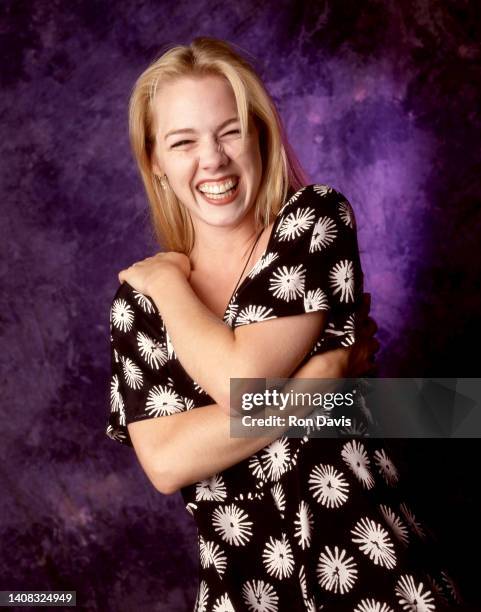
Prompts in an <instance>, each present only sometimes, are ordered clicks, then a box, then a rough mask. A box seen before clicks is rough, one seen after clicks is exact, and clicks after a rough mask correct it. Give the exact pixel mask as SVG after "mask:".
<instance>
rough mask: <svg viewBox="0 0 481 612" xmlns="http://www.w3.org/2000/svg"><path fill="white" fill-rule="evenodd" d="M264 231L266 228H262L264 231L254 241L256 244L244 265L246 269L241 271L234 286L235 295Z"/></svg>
mask: <svg viewBox="0 0 481 612" xmlns="http://www.w3.org/2000/svg"><path fill="white" fill-rule="evenodd" d="M263 232H264V230H262V231H261V232H260V233H259V235H258V236H257V238H256V240H255V242H254V244H253V246H252V249H251V252H250V253H249V257H248V259H247V261H246V264H245V266H244V269H243V270H242V272H241V274H240V276H239V278H238V279H237V283H236V286H235V287H234V291H233V292H232V295H234V294H235V292H236V290H237V287H238V286H239V282H240V279H241V278H242V276H243V275H244V272H245V271H246V268H247V264H248V263H249V261H250V258H251V257H252V253H253V252H254V249H255V248H256V244H257V243H258V242H259V238H260V237H261V236H262V233H263Z"/></svg>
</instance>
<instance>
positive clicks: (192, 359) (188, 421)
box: [128, 273, 347, 494]
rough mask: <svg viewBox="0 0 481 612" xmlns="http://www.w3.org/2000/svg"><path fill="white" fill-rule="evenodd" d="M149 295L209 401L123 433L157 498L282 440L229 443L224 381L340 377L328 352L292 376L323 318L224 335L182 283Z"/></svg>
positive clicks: (181, 279) (342, 365)
mask: <svg viewBox="0 0 481 612" xmlns="http://www.w3.org/2000/svg"><path fill="white" fill-rule="evenodd" d="M157 287H158V288H155V287H154V288H153V289H152V290H151V291H150V296H151V298H152V299H153V300H154V302H155V303H156V305H157V308H158V310H159V312H160V315H161V317H162V319H163V321H164V323H165V325H166V327H167V330H168V333H169V336H170V338H171V341H172V343H173V345H174V350H175V352H176V354H177V357H178V359H179V361H180V362H181V363H182V366H183V367H184V369H185V370H186V371H187V373H188V374H189V375H190V376H191V378H192V379H193V380H195V381H196V382H197V383H198V384H200V385H201V386H202V387H203V388H204V389H205V390H206V391H207V393H208V394H209V395H210V396H211V397H212V398H213V399H214V400H215V401H216V403H215V404H210V405H208V406H203V407H201V408H197V409H196V410H191V411H187V412H183V413H179V414H173V415H170V416H164V417H162V418H158V419H146V420H143V421H137V422H135V423H131V424H129V425H128V429H129V434H130V437H131V439H132V443H133V445H134V449H135V451H136V454H137V457H138V460H139V462H140V464H141V466H142V467H143V469H144V471H145V473H146V474H147V476H148V478H149V479H150V481H151V482H152V484H153V485H154V486H155V488H156V489H157V490H158V491H160V492H162V493H164V494H172V493H175V492H176V491H178V490H179V489H180V488H182V487H184V486H187V485H189V484H192V483H195V482H198V481H199V480H202V479H205V478H208V477H210V476H212V475H213V474H215V473H217V472H220V471H223V470H225V469H227V468H228V467H230V466H232V465H235V464H237V463H239V462H240V461H242V460H244V459H246V458H247V457H249V456H251V455H252V454H254V453H255V452H257V451H259V450H260V449H262V448H264V447H265V446H266V445H267V444H268V443H270V442H272V441H273V440H275V439H276V438H277V437H279V435H281V434H282V433H283V430H281V428H277V429H272V430H271V431H268V432H267V431H266V435H265V436H263V437H255V438H252V437H250V438H233V437H231V436H230V418H229V415H228V413H229V408H230V405H229V404H230V402H229V399H230V377H237V378H241V377H242V378H244V377H245V378H269V377H280V378H282V377H290V376H292V377H294V378H299V379H301V378H340V377H342V376H345V375H346V364H347V361H346V358H345V355H344V354H343V355H340V354H339V352H336V351H331V352H329V353H325V354H322V355H317V356H316V357H314V358H311V360H309V361H307V363H305V364H304V365H303V366H302V367H300V368H298V366H299V364H300V363H301V362H302V361H303V359H304V357H305V356H306V355H307V354H308V352H309V351H310V350H311V348H312V345H313V344H314V342H315V340H316V339H317V337H318V336H319V335H320V333H321V332H322V330H323V328H324V326H325V318H326V317H325V313H323V312H313V313H306V314H301V315H295V316H288V317H281V318H278V319H272V320H267V321H263V322H258V323H252V324H250V325H245V326H241V327H239V328H236V329H235V330H232V329H231V328H230V327H229V326H228V325H226V324H225V323H224V322H223V321H221V320H220V319H219V318H218V317H216V316H215V315H214V314H213V313H212V312H211V311H210V310H209V309H208V308H207V307H206V306H205V305H204V304H203V303H202V302H201V301H200V300H199V298H198V297H197V295H196V294H195V293H194V291H193V289H192V288H191V286H190V284H189V282H188V280H187V278H186V277H185V276H184V275H182V274H180V273H179V274H176V273H173V274H172V275H170V273H169V274H165V275H164V276H163V277H162V282H161V283H159V284H158V285H157ZM160 287H161V289H160ZM286 349H287V350H286ZM296 369H297V371H296ZM179 457H181V458H182V460H181V461H179Z"/></svg>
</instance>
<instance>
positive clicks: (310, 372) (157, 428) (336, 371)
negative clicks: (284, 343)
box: [128, 320, 377, 495]
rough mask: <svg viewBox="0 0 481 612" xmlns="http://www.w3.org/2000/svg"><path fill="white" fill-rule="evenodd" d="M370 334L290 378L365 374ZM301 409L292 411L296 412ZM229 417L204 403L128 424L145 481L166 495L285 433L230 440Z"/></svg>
mask: <svg viewBox="0 0 481 612" xmlns="http://www.w3.org/2000/svg"><path fill="white" fill-rule="evenodd" d="M371 321H372V320H371ZM372 331H373V328H372V326H371V329H370V330H369V329H367V331H366V332H365V333H367V334H371V336H370V337H364V338H361V339H360V340H359V341H358V342H356V344H355V345H353V346H352V347H349V348H342V349H335V350H333V351H329V352H327V353H322V354H320V355H316V356H314V357H312V358H311V359H310V360H309V361H308V362H307V363H306V364H304V365H303V366H301V367H300V368H299V369H298V370H297V371H296V372H295V373H294V375H293V376H292V379H297V380H300V379H306V378H324V379H337V378H344V377H347V376H351V377H354V376H359V375H360V374H361V373H362V372H366V371H367V370H368V369H369V355H370V353H372V351H373V350H376V348H375V345H374V344H373V342H374V343H376V342H377V341H375V340H374V339H373V338H372ZM301 410H302V408H299V409H298V408H296V414H300V411H301ZM306 412H308V411H306ZM300 416H302V414H300ZM230 419H231V417H230V416H229V415H228V414H227V413H226V412H225V411H223V410H222V409H221V408H220V406H219V405H218V404H209V405H208V406H203V407H200V408H195V409H194V410H189V411H187V412H182V413H179V414H173V415H169V416H164V417H162V418H159V419H146V420H143V421H137V422H135V423H130V424H129V425H128V430H129V434H130V438H131V440H132V444H133V447H134V450H135V452H136V454H137V457H138V460H139V462H140V464H141V466H142V468H143V469H144V471H145V473H146V475H147V476H148V478H149V480H150V481H151V482H152V484H153V485H154V487H155V488H156V489H157V490H158V491H160V492H161V493H164V494H166V495H170V494H172V493H175V492H176V491H178V490H179V489H181V488H182V487H184V486H187V485H189V484H193V483H195V482H198V481H200V480H204V479H206V478H209V477H210V476H212V475H213V474H216V473H218V472H221V471H223V470H225V469H227V468H229V467H231V466H233V465H235V464H237V463H239V462H240V461H243V460H244V459H246V458H247V457H250V456H251V455H253V454H254V453H256V452H257V451H259V450H260V449H262V448H264V447H265V446H267V445H268V444H269V443H270V442H272V441H273V440H275V439H277V438H278V437H279V436H280V435H282V433H283V432H284V431H285V430H286V429H287V427H286V426H284V427H275V428H271V429H267V428H266V430H265V431H266V435H265V436H262V437H248V438H233V437H231V433H230V427H231V421H230Z"/></svg>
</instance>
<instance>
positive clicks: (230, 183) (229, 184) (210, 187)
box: [198, 179, 238, 195]
mask: <svg viewBox="0 0 481 612" xmlns="http://www.w3.org/2000/svg"><path fill="white" fill-rule="evenodd" d="M237 182H238V179H229V180H227V181H225V182H224V183H215V184H213V183H203V184H202V185H200V186H199V188H198V189H199V191H202V192H203V193H212V194H214V195H217V194H220V193H224V192H225V191H229V190H230V189H232V188H233V187H235V185H237Z"/></svg>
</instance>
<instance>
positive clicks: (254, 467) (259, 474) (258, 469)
mask: <svg viewBox="0 0 481 612" xmlns="http://www.w3.org/2000/svg"><path fill="white" fill-rule="evenodd" d="M248 465H249V469H250V471H251V472H252V474H253V475H254V476H255V477H256V478H258V479H259V480H265V479H266V475H265V474H264V470H263V469H262V465H261V462H260V460H259V457H258V456H257V455H252V457H251V458H250V459H249V464H248Z"/></svg>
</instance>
